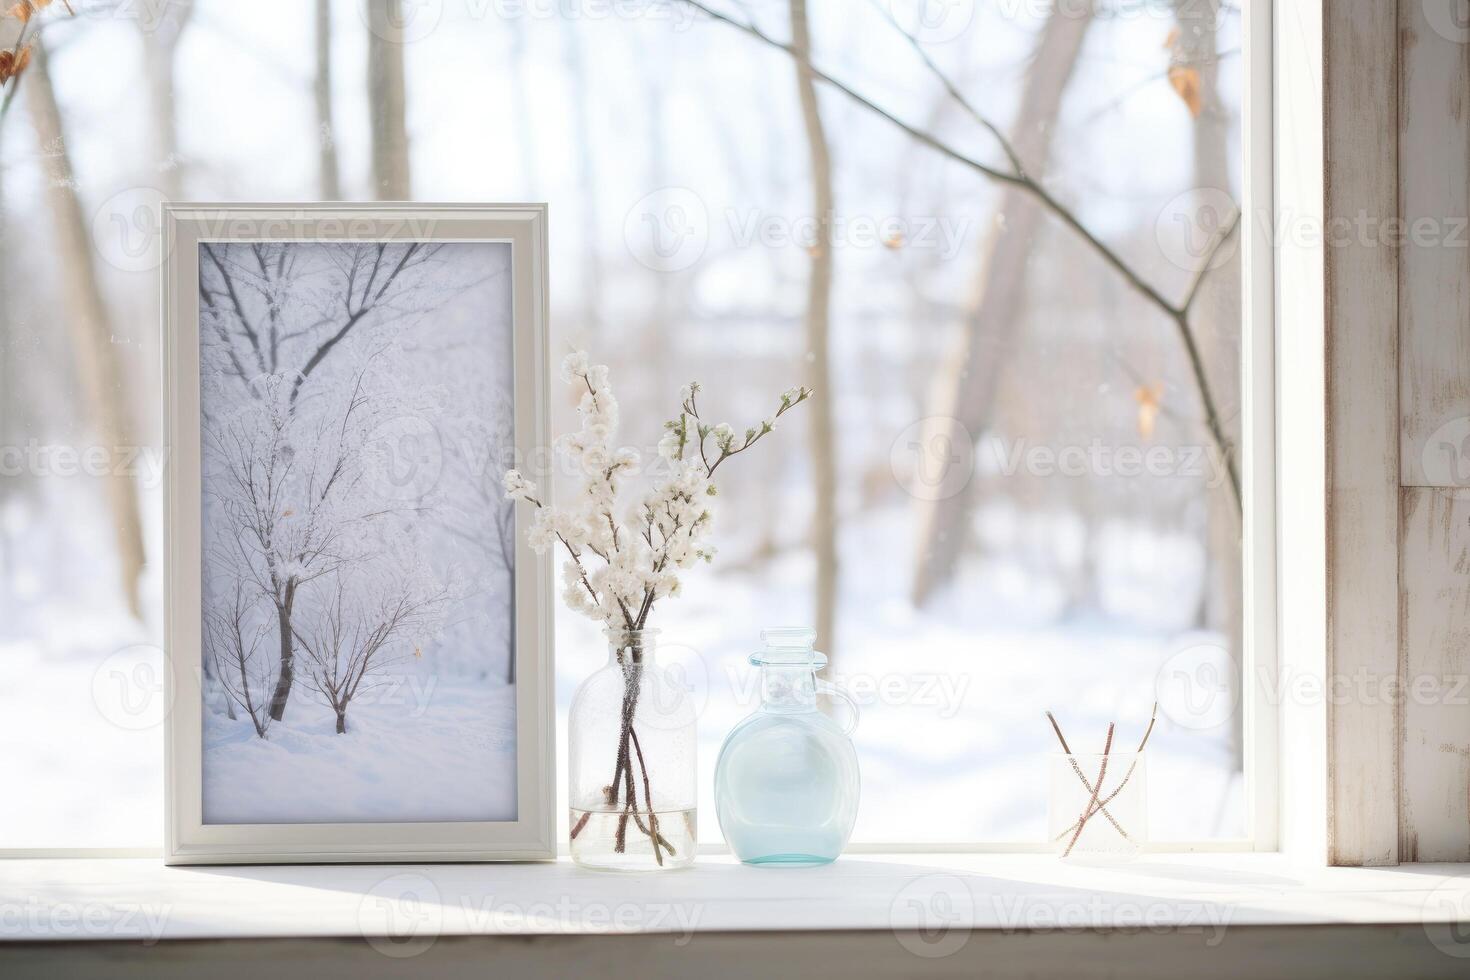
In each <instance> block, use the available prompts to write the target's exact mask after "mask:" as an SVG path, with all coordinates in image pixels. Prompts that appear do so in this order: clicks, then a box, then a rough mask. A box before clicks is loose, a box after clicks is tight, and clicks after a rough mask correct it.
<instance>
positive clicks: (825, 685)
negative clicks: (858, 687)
mask: <svg viewBox="0 0 1470 980" xmlns="http://www.w3.org/2000/svg"><path fill="white" fill-rule="evenodd" d="M817 693H818V694H825V695H826V696H827V697H829V698H831V699H832V700H834V701H841V702H842V703H844V704H846V705H847V713H848V715H849V716H850V717H849V718H848V720H847V723H846V724H845V725H843V726H842V734H844V735H851V734H852V733H853V732H855V731H857V726H858V715H859V711H858V704H857V701H855V700H854V699H853V696H852V695H851V694H848V693H847V692H846V691H844V690H843V689H842V688H840V687H838V686H837V685H836V684H833V683H832V682H831V681H824V680H822V679H821V678H820V677H819V678H817Z"/></svg>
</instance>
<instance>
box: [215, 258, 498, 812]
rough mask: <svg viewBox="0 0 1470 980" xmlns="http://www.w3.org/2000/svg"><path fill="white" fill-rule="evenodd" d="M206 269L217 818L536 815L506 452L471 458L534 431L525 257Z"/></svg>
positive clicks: (302, 261) (273, 262) (261, 263)
mask: <svg viewBox="0 0 1470 980" xmlns="http://www.w3.org/2000/svg"><path fill="white" fill-rule="evenodd" d="M200 265H201V279H202V280H203V281H202V284H201V303H200V380H201V408H202V415H203V419H202V449H203V473H202V477H203V488H202V489H203V497H204V499H203V504H204V514H203V517H204V544H205V555H204V558H205V563H204V583H203V601H204V615H205V619H206V623H207V629H206V631H205V636H204V641H205V663H206V666H207V671H208V674H209V677H208V678H207V681H208V683H207V690H208V691H209V692H213V694H212V695H211V696H212V697H213V699H214V705H216V706H211V707H210V710H208V711H206V731H205V737H206V764H205V803H206V810H207V811H208V812H209V814H210V815H211V819H222V820H225V821H226V822H247V823H248V822H252V821H255V820H277V819H287V818H290V819H298V818H302V819H327V818H330V819H342V820H354V819H388V820H396V819H441V818H446V819H447V818H454V819H477V820H478V819H512V818H513V817H514V813H515V807H516V799H515V749H514V732H515V723H514V709H515V698H514V692H513V690H511V689H509V688H507V687H506V685H505V683H504V680H503V678H504V676H505V675H504V673H503V671H502V670H501V662H500V659H499V657H500V655H501V652H502V651H509V650H510V649H511V648H512V644H513V639H512V637H513V630H514V623H513V621H512V619H511V615H510V609H511V605H512V602H511V597H512V595H513V583H514V575H513V571H514V554H513V548H511V549H508V548H507V547H506V546H505V542H504V537H505V534H504V528H503V527H502V526H501V524H500V523H499V522H497V521H495V520H489V521H487V520H486V519H485V517H486V511H485V510H484V509H482V508H481V507H480V506H479V504H480V502H481V501H482V500H483V498H484V491H483V487H482V484H483V483H484V482H485V481H486V480H494V481H495V482H496V483H497V484H498V482H499V477H500V473H501V472H503V467H504V465H506V462H505V460H504V459H503V458H500V457H499V456H498V455H497V456H496V457H495V458H494V459H487V460H484V461H482V462H480V461H478V452H479V450H478V449H477V448H476V447H474V446H468V445H467V440H477V441H478V442H485V441H487V440H486V439H482V438H480V437H478V436H476V435H475V433H476V432H481V431H483V432H496V433H502V432H503V433H513V432H514V414H513V406H514V400H513V395H512V393H513V386H514V381H513V375H514V372H513V366H512V365H513V341H512V333H513V331H512V326H513V317H512V314H511V306H510V283H509V269H510V252H509V248H508V246H505V245H504V244H503V243H450V244H444V245H432V246H431V245H419V244H417V243H406V244H397V243H391V244H390V243H366V244H343V243H287V244H281V243H267V244H237V243H230V244H213V245H208V246H202V247H201V254H200ZM500 414H504V415H505V417H504V418H501V417H499V415H500ZM496 452H497V453H498V450H497V451H496ZM465 461H468V462H465ZM472 463H473V464H474V465H471V464H472ZM480 465H483V466H485V467H488V468H489V469H488V470H487V469H482V468H476V467H477V466H480ZM496 496H497V498H498V497H499V495H498V493H497V495H496ZM511 507H512V505H510V504H509V503H508V502H505V501H503V500H499V499H497V500H496V507H495V508H492V509H491V510H490V515H491V516H492V518H493V517H494V515H495V512H496V511H499V510H505V511H509V510H511ZM512 523H513V516H512ZM221 695H222V696H221ZM247 717H248V718H249V719H250V721H251V724H249V725H246V724H244V721H245V719H246V718H247ZM242 740H243V741H242ZM303 740H304V741H303ZM247 743H248V744H255V745H258V746H260V749H259V750H258V751H257V750H249V749H247V748H246V747H245V746H246V744H247ZM287 746H289V749H286V748H285V747H287ZM283 749H285V750H284V751H283ZM328 760H332V761H331V762H330V766H331V769H330V771H327V770H324V769H323V768H322V767H326V766H328V765H329V762H328ZM465 767H470V768H469V770H468V771H467V770H466V769H465ZM469 771H473V773H474V774H475V776H474V778H473V779H472V780H470V781H469V782H470V784H471V785H469V786H468V787H467V786H466V776H467V775H468V774H469ZM334 786H335V787H337V791H335V792H334V791H333V790H332V787H334ZM287 787H289V789H288V788H287ZM277 788H279V789H280V792H279V793H277Z"/></svg>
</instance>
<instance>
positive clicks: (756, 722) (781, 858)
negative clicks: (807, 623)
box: [715, 629, 859, 867]
mask: <svg viewBox="0 0 1470 980" xmlns="http://www.w3.org/2000/svg"><path fill="white" fill-rule="evenodd" d="M761 640H762V641H763V642H764V643H765V649H764V650H762V651H761V652H759V653H757V654H755V655H753V656H752V657H751V658H750V662H751V663H752V664H753V665H754V666H756V667H758V668H760V671H761V704H760V707H759V708H758V709H756V711H755V712H754V713H753V714H751V715H750V716H749V717H748V718H746V719H745V720H744V721H742V722H740V723H739V724H738V725H736V726H735V728H734V729H733V730H732V731H731V732H730V734H729V735H728V736H727V737H726V738H725V744H724V745H723V746H721V747H720V758H719V761H718V762H717V763H716V765H715V812H716V814H717V815H718V816H719V819H720V830H721V832H722V833H723V834H724V835H725V842H726V843H727V844H729V845H730V849H731V850H732V851H733V852H734V853H735V856H736V857H738V858H739V859H740V860H741V861H744V862H745V863H747V864H756V865H780V866H785V867H792V866H800V865H815V864H826V863H828V862H829V861H833V860H835V859H836V858H837V856H838V855H839V854H841V853H842V849H843V848H844V847H846V846H847V840H848V838H849V837H850V836H851V835H852V827H853V823H854V822H855V821H856V820H857V810H858V796H859V775H858V761H857V751H856V750H855V749H854V748H853V745H852V739H851V738H850V737H849V736H850V735H851V734H852V730H853V729H854V728H856V727H857V705H856V704H855V703H854V702H853V700H852V698H850V697H849V696H848V695H847V694H845V693H844V692H843V691H841V690H840V689H839V688H837V687H834V686H833V685H831V684H829V683H827V682H826V681H821V680H818V679H817V676H816V672H817V671H819V670H821V669H822V668H823V667H825V666H826V665H827V658H826V656H824V655H823V654H821V653H818V652H817V651H815V650H813V649H812V645H813V643H814V642H815V640H816V631H815V630H810V629H781V630H766V631H764V632H763V633H761ZM818 695H825V696H827V697H833V698H837V699H839V700H842V701H845V702H846V703H847V707H848V711H849V712H850V717H849V720H848V724H847V726H846V727H843V726H840V725H838V724H837V723H836V722H835V721H833V720H832V719H831V718H828V717H827V716H826V715H825V714H823V713H822V712H821V711H819V710H817V697H818Z"/></svg>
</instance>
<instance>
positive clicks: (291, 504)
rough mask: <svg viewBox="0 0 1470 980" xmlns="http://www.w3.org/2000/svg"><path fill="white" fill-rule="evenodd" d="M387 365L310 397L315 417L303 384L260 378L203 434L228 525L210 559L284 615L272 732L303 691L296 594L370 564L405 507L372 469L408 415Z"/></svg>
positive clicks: (369, 367) (377, 355)
mask: <svg viewBox="0 0 1470 980" xmlns="http://www.w3.org/2000/svg"><path fill="white" fill-rule="evenodd" d="M387 360H389V357H388V353H387V351H386V350H384V349H382V348H379V349H376V350H373V351H371V352H369V353H367V354H366V355H365V356H364V357H363V358H362V359H361V361H360V363H358V364H357V365H356V366H355V369H354V370H353V371H352V373H351V374H350V375H349V377H348V379H347V383H345V384H343V385H341V386H339V387H335V388H331V389H325V390H322V391H320V392H317V393H314V394H313V395H312V396H310V397H311V399H312V400H313V402H314V404H312V405H311V406H310V407H309V409H308V408H301V409H298V408H297V407H296V406H294V405H293V404H292V402H293V400H294V399H295V397H296V396H295V392H296V387H295V379H293V378H291V377H288V376H285V375H263V376H261V377H258V378H256V379H255V380H254V383H253V384H252V385H251V389H252V391H253V392H254V395H255V397H254V399H252V400H250V401H247V402H245V403H244V404H242V405H241V406H240V407H239V408H238V409H237V410H236V411H235V412H234V413H233V414H231V415H229V416H227V417H225V418H223V419H221V420H220V421H219V422H218V423H217V424H214V425H209V426H206V429H205V438H206V440H207V444H208V445H209V447H210V448H211V450H212V452H211V453H210V454H209V457H210V464H211V467H212V469H213V471H214V474H215V475H216V481H215V482H213V483H212V486H213V487H214V488H215V489H214V493H215V497H216V500H217V502H218V505H219V511H220V513H221V514H222V515H223V517H224V518H225V520H224V521H222V522H221V523H220V524H219V526H218V534H217V536H216V541H215V546H214V548H213V550H212V557H213V559H214V560H215V561H217V562H219V563H221V564H222V567H223V568H225V569H229V570H231V571H232V572H233V573H234V574H236V575H239V576H244V577H248V578H249V579H250V580H251V581H252V582H253V583H254V584H255V586H256V588H257V590H258V592H259V594H260V595H262V596H264V597H266V598H267V599H268V600H269V601H270V604H271V606H272V608H273V612H274V615H275V621H276V635H277V641H278V653H277V661H276V663H277V669H278V674H277V680H276V684H275V687H274V689H273V691H272V694H271V698H270V709H269V710H270V716H271V718H272V719H274V720H275V721H280V720H281V718H282V717H283V716H284V715H285V711H286V706H287V703H288V702H289V699H290V696H291V689H292V685H293V683H294V681H295V642H294V641H295V631H294V628H293V616H294V615H295V610H296V599H297V594H298V592H299V591H300V590H301V589H302V587H303V586H305V585H307V584H308V583H310V582H312V581H314V580H316V579H318V578H320V577H322V576H325V575H330V574H332V573H334V572H337V571H339V570H341V569H342V568H343V567H344V566H347V565H350V564H353V563H356V562H361V561H365V560H367V559H368V558H369V557H370V552H369V551H365V547H366V548H370V547H371V542H370V540H369V539H368V538H367V536H366V530H367V525H369V524H371V523H373V522H378V521H382V520H384V519H385V518H386V517H387V516H388V515H389V514H390V513H391V512H392V511H393V509H394V507H395V506H396V504H395V502H393V501H385V500H384V499H383V497H382V495H381V494H380V493H379V492H378V488H376V487H375V486H374V485H373V480H372V479H371V478H370V471H369V469H368V466H367V463H368V460H367V454H368V452H369V450H370V446H369V440H370V436H371V435H372V433H373V431H374V428H375V427H376V426H377V425H378V424H380V423H381V420H382V419H384V418H385V417H389V418H391V417H393V413H394V412H396V411H398V410H399V409H400V408H402V407H403V406H402V402H401V399H398V398H395V397H394V387H395V386H394V384H393V378H392V374H391V372H390V371H387V370H385V369H384V368H383V366H382V365H383V364H384V363H385V362H386V361H387ZM418 407H419V408H420V410H426V409H427V406H422V405H421V406H418Z"/></svg>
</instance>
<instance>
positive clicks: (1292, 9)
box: [1275, 0, 1470, 865]
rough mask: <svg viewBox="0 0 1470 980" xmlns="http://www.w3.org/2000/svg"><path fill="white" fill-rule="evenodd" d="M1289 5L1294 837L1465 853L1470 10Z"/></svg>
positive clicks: (1285, 378)
mask: <svg viewBox="0 0 1470 980" xmlns="http://www.w3.org/2000/svg"><path fill="white" fill-rule="evenodd" d="M1275 4H1276V28H1277V32H1276V87H1277V100H1278V103H1277V105H1278V110H1277V128H1276V137H1277V142H1278V146H1277V152H1276V164H1277V181H1276V194H1277V205H1278V208H1279V209H1280V211H1281V213H1280V214H1279V215H1278V217H1283V216H1284V217H1286V218H1291V219H1304V218H1320V220H1321V222H1322V224H1321V227H1323V228H1325V229H1326V232H1327V238H1328V241H1327V244H1326V247H1321V245H1320V244H1319V243H1316V242H1311V243H1304V242H1301V241H1298V239H1297V236H1295V235H1292V234H1287V235H1285V236H1284V237H1283V238H1282V239H1281V241H1279V242H1278V243H1277V293H1278V310H1277V316H1278V348H1277V351H1278V379H1280V385H1279V391H1278V447H1279V448H1278V476H1277V479H1278V486H1279V488H1280V499H1281V512H1280V528H1279V544H1280V549H1279V550H1280V577H1279V589H1280V593H1279V594H1280V597H1281V598H1280V610H1281V611H1280V620H1281V640H1282V645H1281V658H1282V663H1283V665H1284V668H1285V669H1286V670H1287V671H1288V672H1295V673H1301V674H1307V675H1312V676H1319V672H1320V676H1323V679H1324V682H1325V685H1326V687H1325V690H1326V692H1327V695H1328V696H1327V697H1326V698H1324V699H1323V702H1324V703H1322V704H1320V705H1319V704H1318V703H1317V702H1316V701H1312V700H1310V699H1309V700H1307V701H1305V702H1303V703H1297V702H1296V701H1294V700H1292V699H1289V698H1288V699H1286V700H1285V701H1283V703H1282V709H1281V712H1282V718H1281V731H1282V740H1281V742H1282V744H1281V750H1282V754H1283V756H1282V771H1283V773H1285V774H1286V778H1284V779H1283V780H1282V783H1281V786H1282V797H1283V808H1282V815H1283V821H1282V830H1283V837H1282V840H1283V845H1284V846H1285V847H1286V849H1287V850H1288V851H1292V852H1297V853H1300V854H1303V855H1304V856H1307V857H1308V858H1311V859H1316V858H1317V857H1318V856H1319V855H1320V856H1321V857H1325V859H1326V860H1327V861H1328V862H1329V863H1331V864H1345V865H1354V864H1393V863H1397V862H1400V861H1403V862H1411V861H1470V227H1467V226H1470V0H1275ZM1319 123H1320V125H1319ZM1285 227H1288V228H1290V227H1294V226H1293V225H1292V224H1291V223H1290V222H1289V221H1288V223H1287V225H1286V226H1285ZM1323 450H1325V452H1324V451H1323ZM1324 504H1325V506H1324ZM1324 556H1325V561H1324ZM1323 735H1325V739H1322V740H1321V741H1319V739H1321V737H1322V736H1323Z"/></svg>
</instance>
